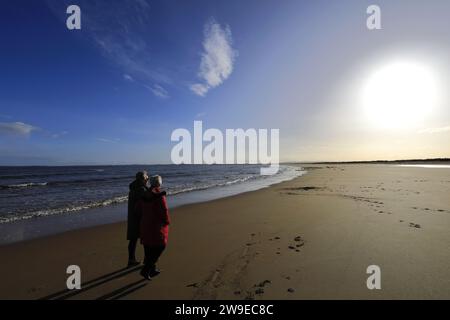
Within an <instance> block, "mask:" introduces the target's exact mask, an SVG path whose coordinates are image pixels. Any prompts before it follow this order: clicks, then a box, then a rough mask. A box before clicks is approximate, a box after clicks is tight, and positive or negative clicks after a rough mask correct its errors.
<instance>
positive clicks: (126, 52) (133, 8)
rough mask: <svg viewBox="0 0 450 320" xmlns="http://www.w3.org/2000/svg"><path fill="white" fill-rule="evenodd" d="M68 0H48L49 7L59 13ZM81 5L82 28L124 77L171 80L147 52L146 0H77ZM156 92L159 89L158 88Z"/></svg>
mask: <svg viewBox="0 0 450 320" xmlns="http://www.w3.org/2000/svg"><path fill="white" fill-rule="evenodd" d="M71 2H72V1H70V0H47V3H48V5H49V7H50V8H51V9H52V11H53V12H54V13H55V14H56V15H58V16H59V17H63V18H64V19H65V18H66V16H61V12H65V8H66V7H67V6H68V5H69V4H71ZM77 5H79V6H80V8H82V19H83V24H82V25H83V27H82V30H83V32H84V33H85V34H87V35H88V36H89V38H90V39H91V40H92V42H93V43H94V45H95V46H96V47H97V48H98V50H99V51H100V53H101V54H102V55H103V56H104V57H105V58H107V59H108V60H110V61H112V62H113V63H114V64H115V65H116V66H118V67H119V68H120V69H121V71H122V72H123V78H124V80H126V81H129V82H134V83H137V84H140V85H144V86H151V87H154V86H155V85H161V84H164V85H169V84H172V79H171V78H170V77H169V76H168V75H167V74H168V72H167V71H166V70H165V69H163V68H161V66H160V64H158V61H155V59H154V57H153V56H152V55H151V54H150V52H151V50H150V49H151V45H150V43H149V41H148V38H147V37H146V34H148V30H149V23H150V22H151V7H150V4H149V0H128V1H126V4H125V3H124V1H110V0H97V1H92V0H78V1H77ZM157 92H158V93H159V91H157Z"/></svg>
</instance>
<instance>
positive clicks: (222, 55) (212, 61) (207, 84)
mask: <svg viewBox="0 0 450 320" xmlns="http://www.w3.org/2000/svg"><path fill="white" fill-rule="evenodd" d="M232 43H233V40H232V36H231V30H230V27H229V26H224V27H222V26H221V25H220V24H218V23H217V22H216V21H215V20H214V19H210V20H209V21H208V22H207V23H206V24H205V27H204V39H203V52H202V58H201V61H200V68H199V71H198V78H199V79H200V82H198V83H194V84H191V85H190V89H191V91H192V92H194V93H195V94H196V95H198V96H202V97H204V96H205V95H206V94H207V93H208V91H209V90H210V89H212V88H215V87H217V86H219V85H221V84H222V83H223V82H224V81H225V80H226V79H228V77H229V76H230V75H231V73H232V72H233V66H234V61H235V59H236V57H237V55H238V52H237V51H236V50H235V49H233V47H232Z"/></svg>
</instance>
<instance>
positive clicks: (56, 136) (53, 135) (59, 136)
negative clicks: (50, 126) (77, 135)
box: [52, 131, 69, 139]
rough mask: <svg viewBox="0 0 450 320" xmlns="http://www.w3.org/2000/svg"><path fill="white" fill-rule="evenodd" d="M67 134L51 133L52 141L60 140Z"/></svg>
mask: <svg viewBox="0 0 450 320" xmlns="http://www.w3.org/2000/svg"><path fill="white" fill-rule="evenodd" d="M68 133H69V132H68V131H61V132H58V133H53V134H52V138H53V139H58V138H61V137H62V136H65V135H67V134H68Z"/></svg>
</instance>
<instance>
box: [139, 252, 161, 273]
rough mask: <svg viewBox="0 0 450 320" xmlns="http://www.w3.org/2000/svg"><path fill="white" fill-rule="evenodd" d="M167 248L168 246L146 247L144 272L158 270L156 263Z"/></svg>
mask: <svg viewBox="0 0 450 320" xmlns="http://www.w3.org/2000/svg"><path fill="white" fill-rule="evenodd" d="M165 248H166V246H144V251H145V260H144V268H143V271H144V272H150V271H153V270H155V269H156V262H157V261H158V259H159V257H160V256H161V254H162V253H163V251H164V249H165Z"/></svg>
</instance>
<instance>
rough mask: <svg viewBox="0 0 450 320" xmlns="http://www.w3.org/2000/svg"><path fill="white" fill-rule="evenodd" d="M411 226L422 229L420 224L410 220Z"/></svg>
mask: <svg viewBox="0 0 450 320" xmlns="http://www.w3.org/2000/svg"><path fill="white" fill-rule="evenodd" d="M409 226H410V227H411V228H417V229H420V228H421V226H420V224H417V223H413V222H410V223H409Z"/></svg>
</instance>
